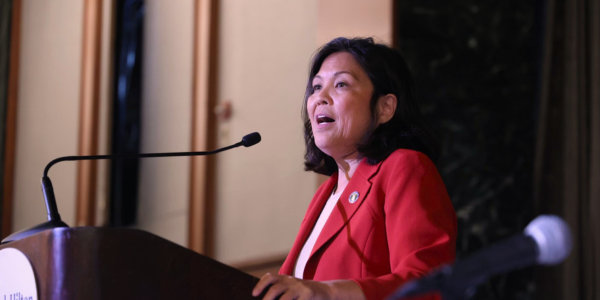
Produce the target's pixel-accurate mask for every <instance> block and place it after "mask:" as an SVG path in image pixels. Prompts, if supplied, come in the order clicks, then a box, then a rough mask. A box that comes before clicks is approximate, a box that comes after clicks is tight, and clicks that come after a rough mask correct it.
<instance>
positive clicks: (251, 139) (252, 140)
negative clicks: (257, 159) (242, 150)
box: [242, 132, 260, 147]
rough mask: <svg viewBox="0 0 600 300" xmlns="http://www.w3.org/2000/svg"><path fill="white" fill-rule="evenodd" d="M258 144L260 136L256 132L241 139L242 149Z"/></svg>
mask: <svg viewBox="0 0 600 300" xmlns="http://www.w3.org/2000/svg"><path fill="white" fill-rule="evenodd" d="M259 142H260V134H259V133H258V132H253V133H250V134H247V135H245V136H244V137H243V138H242V144H243V145H244V147H250V146H254V145H256V144H258V143H259Z"/></svg>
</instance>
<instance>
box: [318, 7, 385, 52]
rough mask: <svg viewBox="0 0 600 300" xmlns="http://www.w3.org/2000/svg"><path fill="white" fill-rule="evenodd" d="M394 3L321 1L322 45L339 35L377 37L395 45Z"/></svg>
mask: <svg viewBox="0 0 600 300" xmlns="http://www.w3.org/2000/svg"><path fill="white" fill-rule="evenodd" d="M392 1H394V0H368V1H366V0H319V1H317V3H318V7H317V10H318V13H317V15H318V24H319V26H318V29H317V41H318V43H319V45H322V44H324V43H327V42H328V41H330V40H331V39H333V38H336V37H339V36H346V37H374V38H375V40H376V41H379V42H383V43H387V44H389V45H391V44H392V25H393V11H392V8H393V7H392V6H393V5H392Z"/></svg>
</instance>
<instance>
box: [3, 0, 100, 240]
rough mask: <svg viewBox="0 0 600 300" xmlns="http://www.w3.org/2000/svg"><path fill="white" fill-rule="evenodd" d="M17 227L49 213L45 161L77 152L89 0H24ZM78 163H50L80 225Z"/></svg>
mask: <svg viewBox="0 0 600 300" xmlns="http://www.w3.org/2000/svg"><path fill="white" fill-rule="evenodd" d="M22 13H23V15H22V20H21V22H22V27H21V50H20V51H21V57H20V62H19V64H20V74H19V98H18V103H17V126H16V127H17V135H16V136H17V138H16V149H15V150H16V155H15V174H14V197H13V198H14V210H13V216H14V217H13V230H19V229H22V228H26V227H30V226H32V225H35V224H38V223H41V222H43V221H46V209H45V205H44V199H43V196H42V193H41V188H40V180H41V177H42V172H43V169H44V167H45V166H46V164H47V163H48V162H50V161H51V160H52V159H54V158H57V157H59V156H66V155H76V154H77V143H78V134H79V101H80V99H79V96H80V95H79V89H80V88H79V86H80V73H81V50H82V49H81V48H82V24H83V1H70V0H53V1H37V0H24V1H23V12H22ZM102 16H103V24H102V50H101V56H102V58H101V79H100V82H101V89H100V99H101V100H100V110H101V111H100V125H99V126H100V128H99V129H100V130H99V151H100V153H107V151H108V141H107V131H108V128H109V124H108V123H109V121H108V112H109V101H110V96H111V95H110V77H109V76H108V75H109V66H110V51H111V46H112V44H111V42H112V38H111V20H112V2H111V1H103V13H102ZM76 166H77V165H76V163H75V162H62V163H60V164H58V165H56V166H54V167H52V169H51V170H50V173H49V176H50V178H51V179H52V182H53V185H54V190H55V195H56V199H57V202H58V208H59V211H60V214H61V217H62V219H63V220H64V221H65V222H66V223H67V224H69V225H75V189H76V180H75V176H76ZM98 167H99V168H98V169H99V170H98V174H99V176H98V190H97V195H98V198H99V199H101V200H102V201H99V210H98V218H97V223H98V224H102V223H103V222H104V209H105V202H106V201H104V200H105V199H106V194H107V187H106V180H105V176H106V175H105V174H106V162H99V163H98Z"/></svg>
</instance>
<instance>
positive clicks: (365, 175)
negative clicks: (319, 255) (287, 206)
mask: <svg viewBox="0 0 600 300" xmlns="http://www.w3.org/2000/svg"><path fill="white" fill-rule="evenodd" d="M379 165H380V164H377V165H369V164H367V162H366V161H365V160H363V161H362V162H361V163H360V165H359V166H358V168H357V169H356V172H354V175H353V176H352V179H350V182H348V185H347V186H346V188H345V189H344V192H343V193H342V195H341V196H340V200H339V201H338V202H337V204H336V206H335V208H334V209H333V211H332V212H331V215H329V218H328V219H327V222H326V223H325V226H324V227H323V230H322V231H321V234H319V237H318V238H317V242H316V243H315V246H314V247H313V250H312V252H311V254H310V257H311V258H312V257H313V255H314V254H315V252H317V251H319V249H320V248H321V247H323V245H325V244H326V243H327V242H328V241H329V240H330V239H332V238H333V237H334V236H335V235H336V234H337V233H338V232H340V231H341V230H342V228H344V226H346V224H348V222H349V221H350V219H352V217H353V216H354V214H355V213H356V211H357V210H358V208H359V207H360V206H361V204H362V202H363V201H364V200H365V198H366V197H367V195H368V194H369V190H370V189H371V182H370V179H371V177H373V175H375V174H376V173H377V170H379ZM354 192H357V193H358V199H357V200H356V201H355V202H354V203H351V202H350V200H349V199H350V195H352V194H353V193H354ZM326 201H327V199H325V202H326ZM325 202H323V205H324V203H325ZM322 208H323V206H321V207H320V209H319V211H318V213H317V218H318V216H319V214H320V212H321V210H322ZM316 220H317V219H316V218H315V219H314V221H313V222H312V223H310V224H313V226H314V223H315V222H316ZM311 230H312V226H311ZM309 261H310V258H309Z"/></svg>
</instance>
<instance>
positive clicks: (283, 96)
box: [215, 0, 317, 263]
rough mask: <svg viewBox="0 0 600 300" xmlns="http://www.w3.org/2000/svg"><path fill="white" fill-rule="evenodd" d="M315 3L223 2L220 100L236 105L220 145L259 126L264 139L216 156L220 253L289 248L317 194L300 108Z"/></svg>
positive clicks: (238, 255) (239, 257) (225, 257)
mask: <svg viewBox="0 0 600 300" xmlns="http://www.w3.org/2000/svg"><path fill="white" fill-rule="evenodd" d="M316 17H317V16H316V1H314V0H313V1H285V2H282V1H278V0H260V1H245V0H226V1H222V2H221V15H220V29H221V31H220V36H219V38H220V40H221V42H220V44H219V49H220V52H219V79H218V82H219V87H218V94H219V101H225V100H229V101H231V102H232V103H233V116H232V119H231V120H230V121H227V122H224V123H221V124H220V126H219V134H218V142H219V145H220V146H224V145H227V144H231V143H235V142H238V140H239V139H241V137H242V136H243V135H245V134H246V133H250V132H253V131H258V132H260V133H261V135H262V138H263V140H262V142H261V143H260V144H258V145H256V146H254V147H251V148H247V149H236V150H233V151H229V152H227V153H223V154H220V155H219V157H218V160H217V195H216V199H215V200H216V201H215V202H216V214H217V215H216V217H215V219H216V239H215V243H216V244H215V253H216V258H217V259H219V260H221V261H224V262H227V263H231V262H237V261H245V260H248V259H252V258H257V257H265V256H269V255H275V254H281V253H286V252H287V251H288V250H289V249H290V248H291V245H292V242H293V240H294V237H295V235H296V233H297V230H298V228H299V225H300V222H301V221H302V217H303V215H304V212H305V211H306V207H307V206H308V203H309V201H310V199H311V198H312V195H313V193H314V191H315V180H314V176H313V175H312V174H309V173H306V172H304V171H303V165H302V162H303V159H302V157H303V154H304V153H303V151H304V149H303V140H302V123H301V120H300V108H301V104H302V98H303V95H304V87H305V84H306V82H305V80H306V72H307V69H308V59H309V57H310V56H311V54H312V52H313V51H314V50H315V48H316V46H317V44H316V21H317V20H316Z"/></svg>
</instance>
